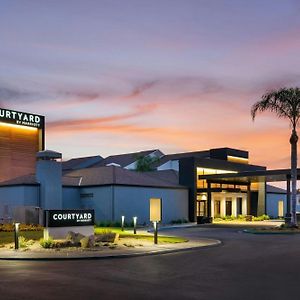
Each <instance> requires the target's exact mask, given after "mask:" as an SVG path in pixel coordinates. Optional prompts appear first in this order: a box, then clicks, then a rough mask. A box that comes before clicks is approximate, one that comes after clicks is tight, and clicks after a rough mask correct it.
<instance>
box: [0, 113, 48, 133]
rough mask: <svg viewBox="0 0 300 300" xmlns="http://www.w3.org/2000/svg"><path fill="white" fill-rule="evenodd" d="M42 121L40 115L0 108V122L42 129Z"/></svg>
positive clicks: (42, 118)
mask: <svg viewBox="0 0 300 300" xmlns="http://www.w3.org/2000/svg"><path fill="white" fill-rule="evenodd" d="M44 119H45V118H44V117H43V116H40V115H35V114H31V113H26V112H19V111H15V110H10V109H5V108H0V122H4V123H9V124H15V125H21V126H27V127H34V128H38V129H42V128H44V122H45V120H44Z"/></svg>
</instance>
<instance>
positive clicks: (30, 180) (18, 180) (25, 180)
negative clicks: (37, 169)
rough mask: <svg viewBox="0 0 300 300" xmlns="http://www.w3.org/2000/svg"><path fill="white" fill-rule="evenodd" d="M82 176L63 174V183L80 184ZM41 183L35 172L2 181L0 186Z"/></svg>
mask: <svg viewBox="0 0 300 300" xmlns="http://www.w3.org/2000/svg"><path fill="white" fill-rule="evenodd" d="M80 180H81V177H70V176H62V185H68V186H78V185H79V183H80ZM14 185H39V182H38V181H37V179H36V177H35V174H28V175H23V176H19V177H15V178H13V179H9V180H6V181H2V182H0V186H14Z"/></svg>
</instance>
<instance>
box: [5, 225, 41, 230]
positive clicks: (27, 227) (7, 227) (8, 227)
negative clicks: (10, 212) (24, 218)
mask: <svg viewBox="0 0 300 300" xmlns="http://www.w3.org/2000/svg"><path fill="white" fill-rule="evenodd" d="M14 230H15V227H14V224H0V232H12V231H14ZM19 230H20V231H42V230H43V227H42V226H41V225H38V224H20V226H19Z"/></svg>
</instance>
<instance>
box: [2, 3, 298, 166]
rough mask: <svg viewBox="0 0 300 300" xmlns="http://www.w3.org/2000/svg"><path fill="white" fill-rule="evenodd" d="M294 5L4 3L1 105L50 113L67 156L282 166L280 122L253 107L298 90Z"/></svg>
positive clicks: (285, 149) (50, 126) (284, 139)
mask: <svg viewBox="0 0 300 300" xmlns="http://www.w3.org/2000/svg"><path fill="white" fill-rule="evenodd" d="M299 14H300V1H298V0H294V1H293V0H285V1H282V0H251V1H246V0H223V1H221V0H151V1H150V0H147V1H146V0H119V1H118V0H107V1H106V0H95V1H92V0H80V1H79V0H59V1H57V0H45V1H40V0H21V1H20V0H0V107H2V108H10V109H15V110H19V111H27V112H32V113H37V114H42V115H45V116H46V124H47V125H46V134H47V135H46V147H47V149H51V150H56V151H60V152H62V153H63V157H64V159H69V158H72V157H79V156H91V155H98V154H100V155H102V156H103V157H106V156H108V155H111V154H119V153H126V152H134V151H141V150H147V149H160V150H162V151H163V152H164V153H166V154H168V153H176V152H184V151H194V150H206V149H210V148H216V147H231V148H238V149H243V150H249V152H250V162H251V163H252V164H260V165H265V166H267V167H268V169H274V168H285V167H289V164H290V161H289V156H290V148H289V147H290V145H289V135H290V127H289V123H288V121H287V120H283V119H277V117H276V116H274V115H272V114H269V113H264V114H261V115H258V116H257V118H256V120H255V122H253V121H252V119H251V115H250V110H251V106H252V105H253V104H254V103H255V102H256V101H259V100H260V97H261V96H262V95H263V94H264V93H265V92H266V91H269V90H271V89H276V88H279V87H282V86H287V87H294V86H300V55H299V54H300V18H299Z"/></svg>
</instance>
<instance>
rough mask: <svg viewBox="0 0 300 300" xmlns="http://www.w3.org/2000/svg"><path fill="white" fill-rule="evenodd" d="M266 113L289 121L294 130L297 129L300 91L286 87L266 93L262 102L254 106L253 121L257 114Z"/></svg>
mask: <svg viewBox="0 0 300 300" xmlns="http://www.w3.org/2000/svg"><path fill="white" fill-rule="evenodd" d="M264 111H270V112H273V113H275V114H276V115H277V116H278V117H279V118H287V119H289V120H290V122H291V125H292V126H293V128H296V126H297V124H298V121H299V118H300V89H299V88H298V87H295V88H286V87H284V88H280V89H278V90H272V91H269V92H267V93H265V94H264V95H263V96H262V97H261V100H260V101H258V102H256V103H255V104H254V105H253V106H252V108H251V116H252V119H253V120H254V119H255V117H256V115H257V113H259V112H264Z"/></svg>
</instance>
